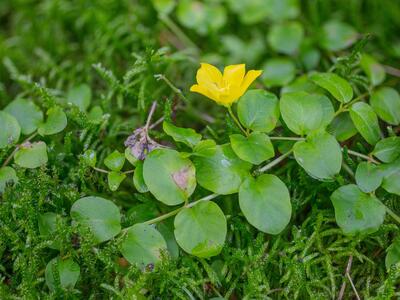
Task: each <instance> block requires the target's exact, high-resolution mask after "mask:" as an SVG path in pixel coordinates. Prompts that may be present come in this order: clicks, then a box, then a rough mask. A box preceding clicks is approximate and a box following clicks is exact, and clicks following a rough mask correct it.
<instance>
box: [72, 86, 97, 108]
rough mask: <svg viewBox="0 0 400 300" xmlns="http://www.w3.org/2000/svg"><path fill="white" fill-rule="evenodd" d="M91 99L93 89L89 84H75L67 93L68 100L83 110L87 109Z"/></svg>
mask: <svg viewBox="0 0 400 300" xmlns="http://www.w3.org/2000/svg"><path fill="white" fill-rule="evenodd" d="M91 100H92V91H91V89H90V87H89V86H88V85H87V84H81V85H78V86H75V87H73V88H72V89H70V90H69V91H68V94H67V102H69V103H72V104H74V105H76V106H78V107H79V109H80V110H82V111H86V109H87V108H88V107H89V105H90V101H91Z"/></svg>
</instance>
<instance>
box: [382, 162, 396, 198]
mask: <svg viewBox="0 0 400 300" xmlns="http://www.w3.org/2000/svg"><path fill="white" fill-rule="evenodd" d="M379 167H380V170H381V171H382V176H383V181H382V187H383V188H384V189H385V190H386V191H387V192H389V193H391V194H395V195H400V160H396V161H394V162H391V163H390V164H384V165H380V166H379Z"/></svg>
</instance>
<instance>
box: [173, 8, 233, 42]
mask: <svg viewBox="0 0 400 300" xmlns="http://www.w3.org/2000/svg"><path fill="white" fill-rule="evenodd" d="M176 15H177V18H178V20H179V22H180V23H182V24H183V25H184V26H186V27H188V28H192V29H193V30H195V31H197V33H199V34H201V35H206V34H207V33H208V32H210V31H216V30H218V29H219V28H221V27H222V26H224V24H225V23H226V19H227V18H226V10H225V8H224V7H223V6H222V5H218V4H217V3H211V2H210V3H208V2H200V1H197V0H180V1H179V3H178V8H177V13H176Z"/></svg>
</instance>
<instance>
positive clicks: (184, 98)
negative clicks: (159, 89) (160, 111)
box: [154, 74, 189, 103]
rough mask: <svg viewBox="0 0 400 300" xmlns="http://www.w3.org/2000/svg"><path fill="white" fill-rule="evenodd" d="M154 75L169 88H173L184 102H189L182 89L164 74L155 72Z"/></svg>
mask: <svg viewBox="0 0 400 300" xmlns="http://www.w3.org/2000/svg"><path fill="white" fill-rule="evenodd" d="M154 77H155V78H156V79H157V80H163V81H164V82H165V83H166V84H167V85H168V86H169V87H170V88H171V90H173V91H174V92H175V93H176V94H178V96H179V97H181V99H182V100H183V101H184V102H186V103H189V100H188V98H186V96H185V95H184V94H183V93H182V90H181V89H179V88H177V87H176V86H175V85H174V84H173V83H172V82H171V81H170V80H169V79H168V78H167V77H165V75H164V74H156V75H154Z"/></svg>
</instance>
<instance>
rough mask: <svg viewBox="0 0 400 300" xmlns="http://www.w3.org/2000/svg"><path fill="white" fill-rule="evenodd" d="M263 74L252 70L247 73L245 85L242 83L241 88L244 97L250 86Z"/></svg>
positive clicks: (244, 80)
mask: <svg viewBox="0 0 400 300" xmlns="http://www.w3.org/2000/svg"><path fill="white" fill-rule="evenodd" d="M261 73H262V71H261V70H251V71H249V72H247V74H246V76H245V77H244V79H243V83H242V86H241V93H242V95H243V94H244V93H245V92H246V90H247V89H248V88H249V86H250V84H252V83H253V81H254V80H256V79H257V77H258V76H260V75H261ZM240 96H241V95H240Z"/></svg>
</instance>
